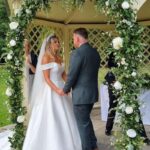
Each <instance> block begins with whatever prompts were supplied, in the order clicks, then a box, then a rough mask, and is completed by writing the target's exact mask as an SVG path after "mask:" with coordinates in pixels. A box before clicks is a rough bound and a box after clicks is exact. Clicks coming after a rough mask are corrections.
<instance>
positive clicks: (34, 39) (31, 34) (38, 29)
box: [27, 21, 63, 55]
mask: <svg viewBox="0 0 150 150" xmlns="http://www.w3.org/2000/svg"><path fill="white" fill-rule="evenodd" d="M52 33H55V34H56V35H57V36H58V38H59V40H60V43H61V49H62V50H63V32H62V28H60V27H54V26H52V25H50V24H45V23H43V24H41V21H40V22H37V21H36V22H32V23H31V24H30V25H29V27H28V29H27V38H28V39H29V41H30V43H31V50H33V51H34V52H35V53H36V54H37V55H38V53H39V50H40V47H41V44H42V41H43V40H44V38H45V37H47V36H49V35H50V34H52Z"/></svg>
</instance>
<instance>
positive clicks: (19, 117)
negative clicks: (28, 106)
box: [17, 115, 25, 123]
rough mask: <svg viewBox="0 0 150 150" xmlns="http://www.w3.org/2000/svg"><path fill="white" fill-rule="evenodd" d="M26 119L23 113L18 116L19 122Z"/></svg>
mask: <svg viewBox="0 0 150 150" xmlns="http://www.w3.org/2000/svg"><path fill="white" fill-rule="evenodd" d="M24 120H25V116H23V115H22V116H18V117H17V122H18V123H23V122H24Z"/></svg>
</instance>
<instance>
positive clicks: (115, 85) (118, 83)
mask: <svg viewBox="0 0 150 150" xmlns="http://www.w3.org/2000/svg"><path fill="white" fill-rule="evenodd" d="M114 88H115V89H116V90H121V89H122V85H121V83H120V82H119V81H116V82H115V83H114Z"/></svg>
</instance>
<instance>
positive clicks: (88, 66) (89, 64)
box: [63, 43, 100, 105]
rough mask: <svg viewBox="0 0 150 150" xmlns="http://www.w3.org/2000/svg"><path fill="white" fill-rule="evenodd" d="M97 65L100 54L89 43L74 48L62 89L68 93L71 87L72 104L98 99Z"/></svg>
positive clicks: (98, 65)
mask: <svg viewBox="0 0 150 150" xmlns="http://www.w3.org/2000/svg"><path fill="white" fill-rule="evenodd" d="M99 67H100V55H99V53H98V52H97V50H96V49H95V48H92V47H91V46H90V44H89V43H85V44H83V45H81V46H80V47H79V48H78V49H76V50H74V52H73V53H72V56H71V59H70V68H69V74H68V78H67V81H66V84H65V86H64V89H63V90H64V92H65V93H68V92H69V91H70V90H71V88H72V98H73V104H75V105H78V104H92V103H95V102H96V101H97V100H98V71H99Z"/></svg>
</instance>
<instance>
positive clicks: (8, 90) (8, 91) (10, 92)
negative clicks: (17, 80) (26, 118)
mask: <svg viewBox="0 0 150 150" xmlns="http://www.w3.org/2000/svg"><path fill="white" fill-rule="evenodd" d="M12 93H13V91H12V89H11V88H10V87H8V88H7V89H6V93H5V94H6V95H7V96H9V97H10V96H12Z"/></svg>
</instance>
